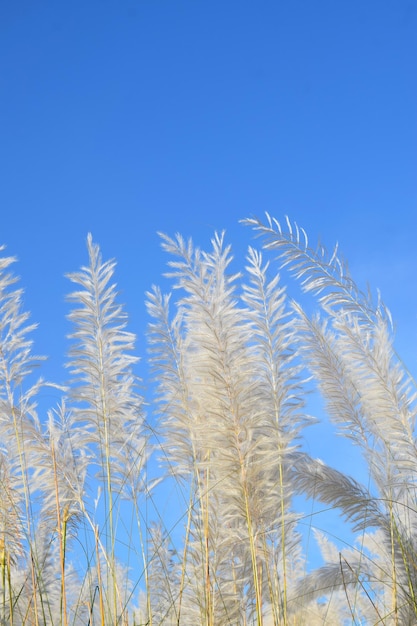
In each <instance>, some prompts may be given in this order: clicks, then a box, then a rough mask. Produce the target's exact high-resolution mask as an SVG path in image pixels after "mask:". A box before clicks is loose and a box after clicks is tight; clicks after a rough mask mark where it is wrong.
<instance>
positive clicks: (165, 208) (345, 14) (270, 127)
mask: <svg viewBox="0 0 417 626" xmlns="http://www.w3.org/2000/svg"><path fill="white" fill-rule="evenodd" d="M416 32H417V4H416V3H415V2H413V1H411V0H410V1H409V2H408V1H405V0H368V1H367V2H359V0H349V1H345V0H338V1H337V2H335V1H334V0H314V2H313V1H307V0H305V1H303V0H293V1H291V2H289V1H285V2H284V1H281V0H275V1H270V0H260V1H259V2H253V1H252V2H248V1H247V0H239V1H237V0H227V1H224V0H223V1H222V2H220V1H218V0H210V2H207V1H206V2H203V1H200V0H188V1H185V0H117V1H116V0H100V1H99V0H88V1H87V2H86V1H85V0H83V1H80V0H74V1H72V2H52V1H51V0H36V1H33V0H30V1H29V0H21V1H19V2H11V1H8V0H5V1H3V2H2V3H1V4H0V58H1V73H0V125H1V133H0V136H1V141H0V176H1V183H0V216H1V221H0V225H1V228H0V240H1V242H3V243H5V244H6V245H7V250H8V252H9V253H10V254H13V255H17V256H18V257H19V265H18V266H17V267H16V271H17V272H18V273H19V275H20V276H21V277H22V284H23V286H24V288H25V290H26V298H25V305H26V307H27V308H28V309H29V310H30V311H31V312H32V319H33V320H34V321H36V322H39V324H40V329H39V330H38V331H37V333H36V335H35V339H36V349H37V351H38V352H40V353H42V354H46V355H48V356H49V357H50V358H49V363H48V364H47V365H46V366H45V373H46V375H47V377H49V378H55V379H56V378H58V379H60V380H61V381H62V379H63V376H64V373H63V370H61V369H60V368H61V364H62V362H63V359H64V355H65V353H66V351H67V349H68V343H67V340H66V339H65V334H66V333H67V332H68V325H67V322H66V321H65V315H66V313H68V305H67V304H66V303H65V300H64V298H65V295H66V294H67V293H68V292H69V291H71V289H72V287H71V285H70V284H69V282H68V281H67V280H66V279H65V278H64V274H65V273H66V272H70V271H75V270H77V269H78V268H79V266H80V265H81V264H83V263H85V261H86V248H85V239H86V236H87V233H88V232H89V231H91V232H92V233H93V236H94V239H95V241H97V242H98V243H99V244H100V245H101V247H102V251H103V255H104V257H105V258H109V257H115V258H116V259H117V261H118V271H117V282H118V285H119V287H120V289H121V292H122V293H121V300H122V301H123V302H124V303H125V304H126V308H127V311H128V313H129V316H130V319H131V330H133V331H134V332H136V333H137V335H138V351H139V353H141V354H143V355H144V354H145V339H144V332H145V329H146V324H147V321H148V320H147V317H146V312H145V306H144V293H145V291H146V290H147V289H149V288H150V286H151V285H152V283H161V278H160V277H161V273H162V272H163V271H164V269H165V262H166V259H165V257H164V255H163V254H162V253H161V251H160V247H159V240H158V236H157V234H156V233H157V231H159V230H162V231H165V232H167V233H169V234H173V233H174V232H176V231H180V232H181V233H183V234H184V235H187V236H189V235H191V236H192V237H193V238H194V239H195V241H196V242H197V243H199V244H201V245H203V246H204V245H206V244H207V242H208V241H209V238H210V236H211V235H212V233H213V231H214V230H222V229H226V231H227V237H228V239H229V240H230V241H231V242H232V243H233V244H234V247H235V250H236V256H237V257H238V259H239V260H240V263H242V261H243V257H244V253H245V249H246V246H247V245H248V243H249V242H250V233H249V231H248V229H245V228H244V227H243V226H241V225H239V223H238V220H239V219H241V218H244V217H246V216H250V215H262V214H263V212H264V211H268V212H269V213H271V214H272V215H274V216H275V217H277V218H278V219H281V218H282V217H283V216H284V215H285V214H288V215H289V216H290V217H291V219H293V220H296V221H297V222H298V223H299V224H300V225H302V226H303V227H304V228H305V229H306V230H307V232H308V233H309V237H310V240H312V241H314V240H316V239H317V238H320V239H321V240H322V241H323V243H325V244H326V245H327V246H328V247H332V246H333V244H334V243H335V242H336V241H339V244H340V249H341V251H342V253H343V255H344V256H345V257H346V258H347V259H348V260H349V265H350V268H351V271H352V273H353V275H354V277H356V278H357V279H358V281H359V283H360V284H361V285H362V286H365V285H366V282H367V281H369V282H370V284H371V285H372V286H373V287H378V288H380V289H381V291H382V295H383V297H384V299H385V301H386V303H387V304H388V306H389V307H390V308H391V310H392V312H393V315H394V318H395V320H396V323H397V326H398V343H399V349H400V352H402V353H403V354H404V357H405V359H406V361H407V363H408V365H409V367H410V369H411V370H412V371H414V372H416V371H417V367H416V357H417V293H416V289H415V276H416V273H417V252H416V246H415V240H416V239H415V238H416V226H417V182H416V181H417V176H416V173H417V80H416V62H417V37H416Z"/></svg>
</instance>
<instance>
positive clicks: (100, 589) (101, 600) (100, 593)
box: [94, 526, 106, 626]
mask: <svg viewBox="0 0 417 626" xmlns="http://www.w3.org/2000/svg"><path fill="white" fill-rule="evenodd" d="M94 536H95V543H96V559H97V583H98V597H99V606H100V621H101V626H105V624H106V620H105V610H104V597H103V579H102V577H101V565H100V551H99V536H98V527H97V526H96V527H95V529H94Z"/></svg>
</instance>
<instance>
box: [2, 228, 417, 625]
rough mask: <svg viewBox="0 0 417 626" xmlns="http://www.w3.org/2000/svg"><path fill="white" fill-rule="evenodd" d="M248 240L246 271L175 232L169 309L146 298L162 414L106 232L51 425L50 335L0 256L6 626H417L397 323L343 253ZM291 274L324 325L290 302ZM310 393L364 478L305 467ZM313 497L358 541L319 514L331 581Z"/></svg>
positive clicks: (411, 407)
mask: <svg viewBox="0 0 417 626" xmlns="http://www.w3.org/2000/svg"><path fill="white" fill-rule="evenodd" d="M247 223H249V225H250V226H252V227H253V228H254V229H255V231H256V233H257V234H258V235H260V237H261V239H262V242H263V248H264V250H263V252H262V253H261V252H260V251H259V250H257V249H255V248H254V247H250V248H249V249H248V255H247V258H246V263H245V266H244V268H243V269H242V271H241V272H237V271H234V270H233V269H232V268H233V264H234V262H235V261H234V259H233V257H232V251H231V247H230V246H229V245H228V244H227V243H226V241H225V236H224V234H217V235H215V236H214V237H213V239H212V242H211V246H210V247H209V249H208V250H200V249H199V248H198V247H196V246H195V245H194V244H193V242H192V241H191V240H188V241H186V240H185V239H183V238H182V237H181V236H180V235H177V236H175V237H172V238H171V237H169V236H166V235H163V236H162V245H163V248H164V250H165V252H166V253H168V255H169V261H168V264H169V265H168V267H169V270H168V278H169V280H170V281H171V285H172V293H170V294H168V295H163V294H162V293H161V291H160V289H159V288H158V287H152V288H151V289H150V291H149V293H148V295H147V307H148V313H149V315H150V318H151V321H150V324H149V330H148V346H149V351H150V363H151V365H152V368H153V379H152V382H150V384H149V388H148V389H146V386H145V392H144V393H145V394H147V396H146V397H147V404H148V412H149V414H148V416H145V411H144V407H145V405H146V403H145V401H144V397H142V394H141V393H139V385H140V384H141V383H140V381H139V379H138V377H137V374H136V370H137V362H138V357H137V356H136V354H135V349H136V348H135V343H136V338H135V336H134V335H133V334H132V333H131V332H130V331H129V330H128V329H127V317H126V315H125V312H124V309H123V307H122V306H121V305H120V304H119V303H118V294H117V290H116V285H115V283H114V273H115V263H114V262H113V261H103V260H102V257H101V252H100V249H99V247H98V245H97V244H95V243H94V242H93V240H92V237H91V235H89V236H88V238H87V254H88V262H87V264H86V265H85V266H83V267H82V268H81V269H80V270H79V271H78V272H74V273H72V274H70V275H69V278H70V280H71V282H72V284H73V285H75V291H74V292H73V293H71V294H70V296H69V298H68V300H69V302H70V306H71V311H70V313H69V320H70V323H71V325H72V330H71V335H70V348H69V359H68V368H69V372H70V380H69V382H68V386H67V387H66V388H63V387H57V386H56V391H57V392H59V394H60V396H61V400H60V403H59V404H58V406H57V407H55V408H54V407H51V410H50V411H48V412H47V415H46V416H44V415H38V409H37V401H38V398H39V397H40V395H41V393H42V390H43V388H44V383H43V382H42V380H37V379H36V368H37V367H38V366H39V365H40V363H41V359H40V358H39V357H35V356H33V355H32V341H31V339H30V335H31V332H32V331H33V330H34V325H32V324H30V323H29V322H28V315H27V314H26V313H25V312H23V310H22V309H23V307H22V290H21V289H19V288H18V287H17V286H16V279H15V277H14V276H13V275H12V274H11V273H10V266H11V265H12V264H13V262H14V259H13V258H12V257H3V258H0V621H1V623H2V624H4V625H9V624H10V625H11V626H29V625H30V626H32V625H33V626H35V625H39V626H41V625H42V626H43V625H49V624H51V625H52V626H79V625H82V626H85V624H88V625H89V626H97V625H100V626H116V625H120V626H139V625H140V626H144V625H145V624H147V625H148V626H162V625H164V626H197V625H199V624H201V625H204V626H253V624H257V625H258V626H272V625H273V626H302V625H305V626H314V625H315V624H331V625H335V626H337V625H339V624H340V626H344V625H345V624H348V623H357V624H359V623H360V624H370V625H374V624H375V625H376V624H386V625H387V626H391V625H398V626H399V625H401V626H403V625H404V626H412V625H413V624H415V622H416V619H417V600H416V590H417V567H416V564H417V536H416V532H415V528H416V527H417V503H416V487H417V474H416V467H417V465H416V461H417V447H416V440H415V421H416V412H417V408H416V404H417V389H416V384H415V381H414V380H413V378H412V377H411V375H410V373H409V372H408V370H407V369H406V368H405V366H404V365H403V363H402V361H401V360H400V359H399V357H398V355H397V353H396V352H395V349H394V346H393V331H392V321H391V318H390V314H389V311H388V309H387V308H386V307H385V306H384V304H383V302H382V301H381V299H380V298H377V299H376V300H373V299H372V297H371V296H370V294H369V293H365V292H362V291H361V290H360V288H359V287H358V286H357V285H356V283H355V282H354V280H353V278H352V277H351V276H350V274H349V273H348V271H347V267H346V265H345V264H344V262H343V261H342V260H341V259H340V257H339V253H338V251H337V249H336V250H334V252H332V253H331V254H329V253H327V251H326V250H325V249H324V248H323V247H318V248H317V249H314V248H311V247H310V245H309V243H308V239H307V236H306V234H305V233H304V231H303V230H302V229H300V228H298V227H297V226H296V225H295V224H292V223H291V222H290V221H289V220H286V221H285V222H284V223H283V224H281V223H279V222H278V221H277V220H274V219H273V218H270V217H269V216H267V217H266V219H265V221H264V222H262V221H261V220H257V219H251V220H247ZM274 255H275V256H276V255H278V259H277V258H274ZM287 271H289V273H290V274H293V275H294V276H295V278H296V280H298V281H300V284H301V287H302V290H304V291H305V292H306V294H307V295H308V294H310V296H312V297H313V301H315V309H316V311H315V313H313V314H312V315H310V314H309V313H307V311H306V309H305V308H304V307H303V306H302V304H300V303H295V302H292V301H289V299H288V298H287V295H286V290H285V287H284V286H283V276H285V272H287ZM313 383H316V388H317V392H318V393H320V394H321V396H322V398H323V399H324V402H325V410H326V413H327V416H328V417H329V418H330V420H332V422H333V423H334V425H335V428H336V431H337V432H338V434H339V435H341V436H343V437H344V438H347V439H349V440H350V441H351V442H352V444H353V445H355V446H356V448H357V449H358V450H360V452H361V454H362V458H363V460H364V462H365V464H366V467H367V472H368V475H367V476H366V477H365V480H363V481H360V480H357V479H354V478H353V477H351V476H348V475H346V474H345V473H343V472H341V471H340V470H337V469H335V468H332V467H330V466H329V465H327V464H326V463H324V462H323V461H321V460H320V459H317V458H315V457H314V456H313V455H311V454H309V453H307V452H306V449H307V446H308V445H309V441H308V431H306V429H305V427H306V426H309V425H311V426H313V425H314V423H315V422H316V421H317V420H316V419H315V418H312V417H310V415H309V412H308V406H309V403H308V396H309V393H310V391H311V388H312V384H313ZM306 433H307V434H306ZM306 442H307V443H306ZM309 447H310V448H312V447H313V445H312V444H311V445H309ZM148 468H151V477H148V475H147V470H148ZM171 492H174V493H175V496H174V497H175V506H174V507H173V510H171V511H168V513H169V514H168V515H167V516H165V515H164V513H163V512H162V511H163V510H164V508H165V506H166V504H165V501H171V500H170V499H171V498H172V497H173V496H172V495H171ZM299 495H302V496H303V497H305V498H307V499H308V500H309V499H310V500H314V502H315V504H316V505H317V503H318V502H319V503H321V505H322V506H323V507H328V508H330V509H332V510H338V511H339V512H340V527H341V528H342V523H343V524H347V527H348V528H349V530H352V531H353V532H354V533H355V535H356V541H355V543H354V544H353V545H351V546H343V547H342V545H341V543H340V542H338V543H335V542H334V541H333V540H332V538H331V535H330V533H329V532H328V533H326V532H325V531H324V530H319V529H317V528H314V519H315V518H314V516H313V515H309V514H307V518H308V527H309V529H311V531H312V532H311V534H312V536H314V537H315V540H316V543H317V546H318V548H319V549H320V551H321V554H322V558H323V565H321V566H319V567H317V568H311V567H310V568H308V567H307V559H308V557H309V554H308V553H307V554H305V553H304V552H303V548H302V539H303V523H304V522H305V516H303V515H302V513H301V512H300V511H299V510H297V509H296V507H295V496H299ZM308 506H309V507H310V508H311V504H310V503H309V504H308Z"/></svg>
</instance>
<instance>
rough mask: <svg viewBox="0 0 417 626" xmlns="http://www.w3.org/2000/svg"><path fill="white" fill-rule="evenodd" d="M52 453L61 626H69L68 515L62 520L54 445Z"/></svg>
mask: <svg viewBox="0 0 417 626" xmlns="http://www.w3.org/2000/svg"><path fill="white" fill-rule="evenodd" d="M51 453H52V465H53V472H54V483H55V503H56V518H57V527H58V540H59V561H60V566H61V598H60V623H61V626H62V624H64V626H68V621H67V595H66V587H65V547H66V531H67V519H66V517H67V516H66V515H65V516H64V521H62V519H61V507H60V502H59V487H58V480H57V475H58V474H57V465H56V456H55V446H54V444H53V443H52V446H51Z"/></svg>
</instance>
